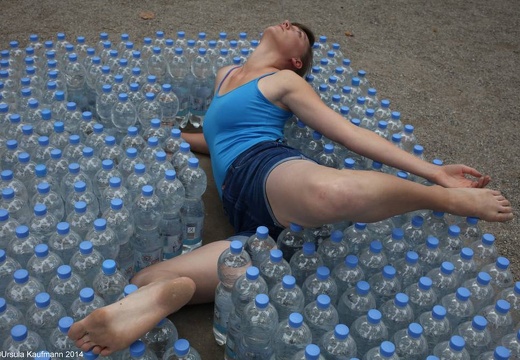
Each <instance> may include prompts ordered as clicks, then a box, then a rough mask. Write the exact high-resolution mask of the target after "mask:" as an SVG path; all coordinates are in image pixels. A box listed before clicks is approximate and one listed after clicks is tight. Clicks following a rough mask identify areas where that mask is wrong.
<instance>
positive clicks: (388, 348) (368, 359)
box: [363, 341, 399, 360]
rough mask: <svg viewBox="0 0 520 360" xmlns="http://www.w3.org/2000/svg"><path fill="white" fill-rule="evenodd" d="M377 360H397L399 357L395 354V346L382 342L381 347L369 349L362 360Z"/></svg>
mask: <svg viewBox="0 0 520 360" xmlns="http://www.w3.org/2000/svg"><path fill="white" fill-rule="evenodd" d="M376 359H377V360H379V359H394V360H396V359H399V356H397V354H396V353H395V345H394V343H393V342H391V341H383V342H382V343H381V345H379V346H376V347H373V348H372V349H370V350H369V351H368V352H367V353H366V354H365V356H364V357H363V360H376Z"/></svg>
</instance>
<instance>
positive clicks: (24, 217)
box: [0, 187, 31, 224]
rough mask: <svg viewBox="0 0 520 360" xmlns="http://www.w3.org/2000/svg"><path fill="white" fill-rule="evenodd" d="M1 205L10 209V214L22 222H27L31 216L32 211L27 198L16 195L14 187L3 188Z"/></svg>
mask: <svg viewBox="0 0 520 360" xmlns="http://www.w3.org/2000/svg"><path fill="white" fill-rule="evenodd" d="M0 207H1V208H2V209H6V210H7V211H9V214H10V216H12V217H13V218H14V219H16V220H17V221H18V222H19V223H20V224H27V223H28V221H29V219H30V218H31V211H30V210H29V206H28V204H27V200H26V199H23V198H21V197H18V196H16V195H15V192H14V189H13V188H9V187H8V188H3V189H2V199H0Z"/></svg>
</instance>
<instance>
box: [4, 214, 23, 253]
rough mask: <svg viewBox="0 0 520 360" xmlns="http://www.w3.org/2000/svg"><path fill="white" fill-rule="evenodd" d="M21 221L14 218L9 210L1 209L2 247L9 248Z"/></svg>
mask: <svg viewBox="0 0 520 360" xmlns="http://www.w3.org/2000/svg"><path fill="white" fill-rule="evenodd" d="M18 226H20V223H19V222H18V221H17V220H16V219H13V218H12V217H11V216H10V214H9V211H7V210H6V209H0V249H7V246H8V245H9V243H10V242H11V241H12V240H14V239H16V228H17V227H18Z"/></svg>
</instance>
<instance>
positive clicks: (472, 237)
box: [457, 216, 482, 246]
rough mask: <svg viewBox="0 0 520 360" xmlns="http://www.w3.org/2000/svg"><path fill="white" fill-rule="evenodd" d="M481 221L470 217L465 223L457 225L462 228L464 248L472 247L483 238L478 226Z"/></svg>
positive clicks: (461, 234) (461, 235)
mask: <svg viewBox="0 0 520 360" xmlns="http://www.w3.org/2000/svg"><path fill="white" fill-rule="evenodd" d="M478 221H479V219H478V218H476V217H472V216H468V217H467V218H466V219H465V221H464V222H461V223H459V224H457V225H458V226H459V228H460V237H461V239H462V241H463V242H464V246H470V245H471V244H472V243H474V242H475V241H477V240H480V239H481V237H482V230H481V229H480V226H479V224H478Z"/></svg>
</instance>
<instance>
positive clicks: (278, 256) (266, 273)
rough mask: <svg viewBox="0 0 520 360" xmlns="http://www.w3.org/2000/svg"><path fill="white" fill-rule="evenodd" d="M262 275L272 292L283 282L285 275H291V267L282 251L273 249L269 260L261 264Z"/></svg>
mask: <svg viewBox="0 0 520 360" xmlns="http://www.w3.org/2000/svg"><path fill="white" fill-rule="evenodd" d="M260 273H261V274H262V277H263V278H264V279H265V281H266V283H267V286H268V288H269V289H270V290H271V289H273V287H274V286H275V285H277V284H279V283H280V282H281V281H282V279H283V277H284V276H285V275H291V267H290V265H289V263H288V262H287V261H286V260H285V259H284V258H283V254H282V251H281V250H279V249H272V250H271V251H270V254H269V258H268V259H266V260H264V262H262V264H260Z"/></svg>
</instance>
